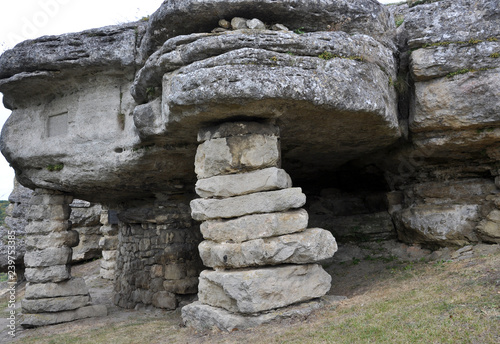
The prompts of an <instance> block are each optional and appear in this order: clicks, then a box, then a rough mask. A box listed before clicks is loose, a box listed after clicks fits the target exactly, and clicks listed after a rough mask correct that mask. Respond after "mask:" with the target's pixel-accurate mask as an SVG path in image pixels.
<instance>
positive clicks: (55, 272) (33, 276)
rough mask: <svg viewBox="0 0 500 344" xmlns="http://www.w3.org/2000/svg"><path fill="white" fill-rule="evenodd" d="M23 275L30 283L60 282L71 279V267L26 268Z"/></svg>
mask: <svg viewBox="0 0 500 344" xmlns="http://www.w3.org/2000/svg"><path fill="white" fill-rule="evenodd" d="M24 275H25V277H26V280H27V281H28V282H31V283H48V282H55V283H57V282H62V281H66V280H69V279H70V278H71V266H69V265H54V266H48V267H41V268H26V270H25V272H24Z"/></svg>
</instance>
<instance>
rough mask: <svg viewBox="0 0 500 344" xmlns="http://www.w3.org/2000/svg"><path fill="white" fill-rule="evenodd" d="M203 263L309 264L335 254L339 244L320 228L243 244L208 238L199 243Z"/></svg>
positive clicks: (236, 265) (229, 265)
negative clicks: (221, 241)
mask: <svg viewBox="0 0 500 344" xmlns="http://www.w3.org/2000/svg"><path fill="white" fill-rule="evenodd" d="M198 249H199V251H200V256H201V259H202V260H203V264H204V265H205V266H207V267H211V268H229V269H231V268H245V267H251V266H266V265H278V264H309V263H315V262H318V261H320V260H323V259H328V258H331V257H333V255H334V253H335V252H337V243H336V241H335V238H334V237H333V235H332V234H331V233H330V232H328V231H326V230H324V229H321V228H311V229H306V230H305V231H303V232H300V233H295V234H288V235H282V236H279V237H273V238H266V239H255V240H250V241H245V242H243V243H216V242H213V241H209V240H205V241H203V242H202V243H201V244H200V245H199V246H198Z"/></svg>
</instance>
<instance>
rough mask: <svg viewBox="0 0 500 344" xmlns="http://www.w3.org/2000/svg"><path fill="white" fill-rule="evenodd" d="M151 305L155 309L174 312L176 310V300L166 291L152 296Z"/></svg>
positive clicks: (173, 295)
mask: <svg viewBox="0 0 500 344" xmlns="http://www.w3.org/2000/svg"><path fill="white" fill-rule="evenodd" d="M152 304H153V306H155V307H157V308H163V309H170V310H174V309H176V308H177V298H176V297H175V294H172V293H169V292H168V291H159V292H157V293H155V294H154V295H153V301H152Z"/></svg>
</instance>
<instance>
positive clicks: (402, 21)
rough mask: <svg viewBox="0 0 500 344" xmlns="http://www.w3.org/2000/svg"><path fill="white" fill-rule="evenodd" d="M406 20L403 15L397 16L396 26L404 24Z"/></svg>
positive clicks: (395, 19)
mask: <svg viewBox="0 0 500 344" xmlns="http://www.w3.org/2000/svg"><path fill="white" fill-rule="evenodd" d="M404 21H405V17H403V16H397V17H396V18H394V22H395V24H396V27H400V26H401V25H403V23H404Z"/></svg>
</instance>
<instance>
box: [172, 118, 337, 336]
mask: <svg viewBox="0 0 500 344" xmlns="http://www.w3.org/2000/svg"><path fill="white" fill-rule="evenodd" d="M198 137H199V140H200V142H201V143H200V146H199V147H198V151H197V154H196V158H195V170H196V173H197V175H198V178H199V180H198V182H197V184H196V191H197V193H198V195H200V196H202V197H204V198H200V199H195V200H193V201H191V215H192V216H193V218H194V219H196V220H201V221H204V222H203V223H202V225H201V227H202V235H203V237H204V239H205V241H203V242H202V243H201V244H200V245H199V246H198V249H199V251H200V256H201V259H202V261H203V264H204V265H205V266H207V267H210V268H213V269H214V270H205V271H203V272H202V273H201V275H200V278H199V286H198V298H199V301H198V302H195V303H193V304H190V305H188V306H185V307H184V308H183V310H182V314H183V319H184V322H185V323H186V324H187V325H189V326H194V327H197V328H200V329H201V328H209V327H212V326H216V327H219V328H221V329H224V330H232V329H234V328H245V327H247V326H255V322H256V321H257V322H258V321H259V320H258V319H261V323H262V322H263V321H264V320H266V321H267V320H269V318H273V317H279V314H280V313H281V312H282V310H281V308H283V307H287V306H290V305H295V304H297V303H300V302H305V301H310V300H313V299H317V298H320V297H321V296H323V295H325V294H326V293H327V292H328V291H329V289H330V282H331V277H330V275H328V273H326V272H325V271H324V270H323V269H322V267H321V266H320V265H318V264H317V262H318V261H321V260H323V259H327V258H330V257H332V256H333V254H334V253H335V252H336V250H337V244H336V242H335V239H334V238H333V236H332V234H331V233H330V232H328V231H325V230H323V229H320V228H312V229H307V222H308V215H307V212H306V211H305V210H303V209H300V208H301V207H302V206H303V205H304V204H305V201H306V199H305V195H304V194H303V193H302V191H301V189H300V188H292V182H291V178H290V176H289V175H288V174H287V173H286V172H285V171H284V170H282V169H280V168H279V167H280V162H281V160H280V157H281V154H280V153H281V152H280V145H279V141H280V140H279V130H278V128H277V127H275V126H274V125H271V124H259V123H253V122H232V123H225V124H223V125H221V126H219V127H215V128H210V129H208V130H205V129H202V130H201V131H200V133H199V135H198ZM277 309H280V311H277ZM262 312H267V313H266V314H267V316H258V315H256V314H261V315H262ZM221 317H222V319H225V320H221ZM245 318H248V322H247V323H246V325H245V322H244V321H243V319H245ZM251 324H253V325H251Z"/></svg>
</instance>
